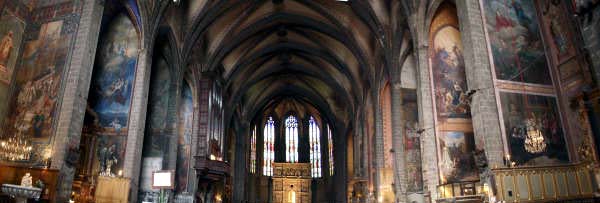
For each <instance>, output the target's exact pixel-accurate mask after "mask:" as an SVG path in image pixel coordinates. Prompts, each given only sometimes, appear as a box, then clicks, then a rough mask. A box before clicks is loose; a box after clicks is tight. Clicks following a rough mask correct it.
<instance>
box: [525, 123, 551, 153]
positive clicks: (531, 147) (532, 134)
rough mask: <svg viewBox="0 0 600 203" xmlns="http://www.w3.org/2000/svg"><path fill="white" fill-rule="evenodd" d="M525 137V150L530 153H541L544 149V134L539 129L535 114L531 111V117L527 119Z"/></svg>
mask: <svg viewBox="0 0 600 203" xmlns="http://www.w3.org/2000/svg"><path fill="white" fill-rule="evenodd" d="M526 123H527V137H525V150H527V152H529V153H532V154H537V153H541V152H543V151H545V150H546V142H545V140H544V134H543V133H542V131H541V130H540V129H539V127H538V126H539V122H538V121H537V120H536V118H535V114H533V113H532V115H531V117H530V118H529V119H527V121H526Z"/></svg>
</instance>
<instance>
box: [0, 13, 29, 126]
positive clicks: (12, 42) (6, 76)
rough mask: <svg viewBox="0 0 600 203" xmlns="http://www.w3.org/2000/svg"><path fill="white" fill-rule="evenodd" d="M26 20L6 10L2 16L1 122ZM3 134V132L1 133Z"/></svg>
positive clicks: (0, 26) (0, 48) (5, 109)
mask: <svg viewBox="0 0 600 203" xmlns="http://www.w3.org/2000/svg"><path fill="white" fill-rule="evenodd" d="M24 29H25V22H24V21H23V20H21V19H19V18H18V17H16V16H14V15H13V14H12V13H10V12H8V11H5V12H4V13H2V16H1V17H0V124H1V123H4V117H5V116H6V113H7V112H6V111H7V109H8V106H7V105H9V95H8V88H9V87H10V83H11V77H12V75H13V72H14V71H13V70H14V68H15V65H16V62H17V57H18V55H19V48H20V45H21V39H22V38H23V30H24ZM0 134H1V133H0Z"/></svg>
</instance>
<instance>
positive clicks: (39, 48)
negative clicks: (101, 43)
mask: <svg viewBox="0 0 600 203" xmlns="http://www.w3.org/2000/svg"><path fill="white" fill-rule="evenodd" d="M62 28H63V21H62V20H60V21H52V22H48V23H45V24H42V25H41V26H40V29H39V34H38V37H37V39H35V40H31V41H27V42H26V43H25V47H24V50H23V53H22V63H21V66H20V67H19V68H18V69H16V76H15V79H14V80H15V81H14V82H15V90H14V92H15V93H14V95H15V96H16V102H15V103H14V104H13V105H14V108H13V109H12V112H11V113H10V116H9V117H8V120H7V123H8V124H9V125H8V126H7V127H8V131H9V132H11V133H14V134H16V135H21V136H27V137H31V138H32V140H33V141H35V142H38V143H47V142H48V141H49V139H50V138H51V136H52V134H53V123H54V121H55V119H56V118H57V117H58V116H57V115H56V114H57V110H56V109H57V106H58V92H59V88H60V81H61V79H62V73H63V70H64V68H65V65H66V59H67V54H68V51H69V45H70V39H71V38H70V35H63V34H61V33H62Z"/></svg>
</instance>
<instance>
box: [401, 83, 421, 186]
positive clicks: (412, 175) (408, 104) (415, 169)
mask: <svg viewBox="0 0 600 203" xmlns="http://www.w3.org/2000/svg"><path fill="white" fill-rule="evenodd" d="M402 109H403V112H404V113H403V114H402V116H403V119H402V120H404V121H405V123H404V128H403V129H402V134H403V135H404V153H406V159H405V160H406V164H405V167H406V174H407V183H408V184H407V186H406V191H407V192H409V193H416V192H420V191H423V173H422V168H423V167H422V166H421V139H420V135H419V133H418V132H417V131H418V130H419V112H418V108H417V91H416V90H414V89H402Z"/></svg>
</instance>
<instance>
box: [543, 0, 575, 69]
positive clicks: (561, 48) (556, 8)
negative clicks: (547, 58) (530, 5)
mask: <svg viewBox="0 0 600 203" xmlns="http://www.w3.org/2000/svg"><path fill="white" fill-rule="evenodd" d="M538 2H539V3H540V8H541V10H542V16H543V18H542V25H543V27H544V30H545V32H544V34H545V35H544V36H546V41H547V42H549V43H546V44H547V45H548V47H550V51H551V53H552V56H553V59H554V61H555V64H556V65H559V64H562V63H564V62H565V61H566V60H568V59H570V58H572V57H573V56H575V46H574V44H573V42H572V39H571V33H570V30H573V28H571V27H570V26H569V22H568V17H567V13H566V12H565V9H566V6H565V5H564V4H563V2H564V1H561V0H541V1H538Z"/></svg>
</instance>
